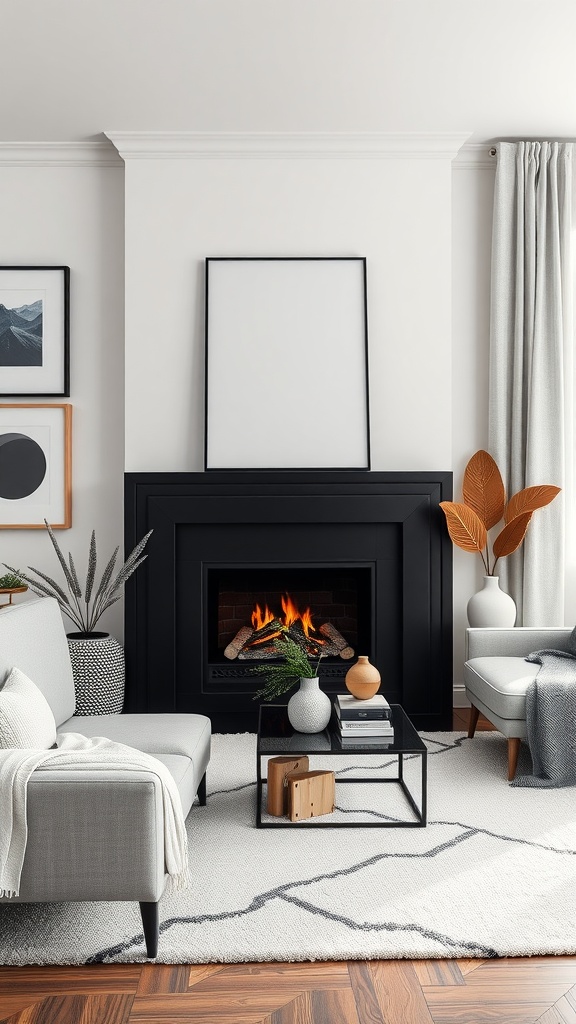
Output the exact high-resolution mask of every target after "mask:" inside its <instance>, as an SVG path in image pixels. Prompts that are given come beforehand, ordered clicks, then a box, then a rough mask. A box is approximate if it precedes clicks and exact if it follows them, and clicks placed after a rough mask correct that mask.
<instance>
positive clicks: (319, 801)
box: [288, 771, 336, 821]
mask: <svg viewBox="0 0 576 1024" xmlns="http://www.w3.org/2000/svg"><path fill="white" fill-rule="evenodd" d="M335 790H336V787H335V782H334V772H327V771H315V772H292V773H291V774H290V775H289V776H288V816H289V818H290V821H302V820H303V819H304V818H315V817H316V816H317V815H319V814H331V813H332V811H333V810H334V803H335Z"/></svg>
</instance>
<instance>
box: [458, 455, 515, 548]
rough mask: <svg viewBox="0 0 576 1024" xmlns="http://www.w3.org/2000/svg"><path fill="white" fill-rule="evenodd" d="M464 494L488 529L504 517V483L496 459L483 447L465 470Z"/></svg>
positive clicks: (466, 500) (467, 502) (468, 503)
mask: <svg viewBox="0 0 576 1024" xmlns="http://www.w3.org/2000/svg"><path fill="white" fill-rule="evenodd" d="M462 495H463V497H464V501H465V502H466V504H467V505H469V506H470V508H472V509H474V511H475V512H476V514H477V515H478V516H479V517H480V519H481V520H482V522H483V523H484V526H485V527H486V529H487V530H491V529H492V527H493V526H496V523H499V522H500V520H501V519H502V516H503V515H504V507H505V505H506V494H505V491H504V484H503V482H502V477H501V475H500V470H499V469H498V466H497V465H496V463H495V462H494V459H493V458H492V456H491V455H489V454H488V452H485V451H484V450H483V449H480V451H479V452H476V454H475V455H473V456H472V458H471V459H470V461H469V463H468V465H467V466H466V469H465V470H464V482H463V484H462Z"/></svg>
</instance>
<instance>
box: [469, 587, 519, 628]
mask: <svg viewBox="0 0 576 1024" xmlns="http://www.w3.org/2000/svg"><path fill="white" fill-rule="evenodd" d="M466 613H467V615H468V622H469V624H470V625H471V626H513V625H514V623H515V622H516V605H515V604H514V601H513V600H512V598H511V597H510V595H509V594H506V593H504V591H503V590H500V584H499V577H498V576H485V577H484V586H483V588H482V590H479V591H478V593H477V594H473V595H472V597H471V598H470V600H469V601H468V607H467V609H466Z"/></svg>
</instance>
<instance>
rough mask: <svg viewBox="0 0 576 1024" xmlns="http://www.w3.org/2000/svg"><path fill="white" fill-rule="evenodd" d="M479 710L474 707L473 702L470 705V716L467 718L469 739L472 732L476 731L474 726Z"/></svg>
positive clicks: (476, 723)
mask: <svg viewBox="0 0 576 1024" xmlns="http://www.w3.org/2000/svg"><path fill="white" fill-rule="evenodd" d="M479 714H480V712H479V710H478V708H475V707H474V705H473V704H471V705H470V718H469V719H468V739H469V740H471V739H472V737H473V735H474V733H475V732H476V726H477V725H478V716H479Z"/></svg>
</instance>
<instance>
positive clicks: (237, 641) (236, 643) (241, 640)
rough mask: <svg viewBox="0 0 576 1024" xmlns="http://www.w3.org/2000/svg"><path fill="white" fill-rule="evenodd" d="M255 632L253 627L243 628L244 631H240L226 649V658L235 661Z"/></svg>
mask: <svg viewBox="0 0 576 1024" xmlns="http://www.w3.org/2000/svg"><path fill="white" fill-rule="evenodd" d="M253 632H254V630H253V629H252V627H251V626H242V629H239V630H238V632H237V633H236V636H235V637H234V639H233V640H232V641H231V643H229V644H228V647H226V648H225V650H224V657H225V658H229V659H230V661H234V658H237V657H238V655H239V653H240V651H241V650H242V648H243V647H244V644H245V643H246V641H247V640H249V639H250V637H251V636H252V634H253Z"/></svg>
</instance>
